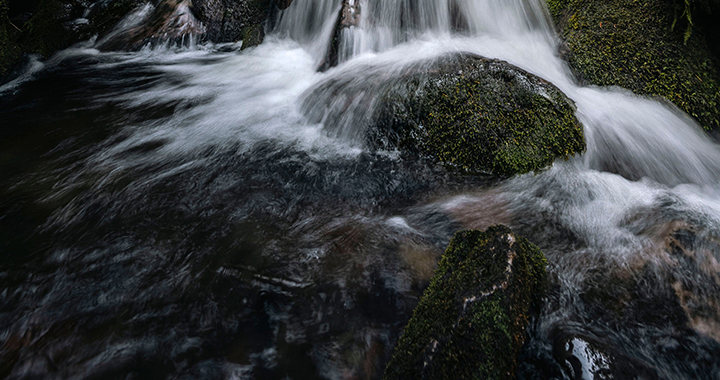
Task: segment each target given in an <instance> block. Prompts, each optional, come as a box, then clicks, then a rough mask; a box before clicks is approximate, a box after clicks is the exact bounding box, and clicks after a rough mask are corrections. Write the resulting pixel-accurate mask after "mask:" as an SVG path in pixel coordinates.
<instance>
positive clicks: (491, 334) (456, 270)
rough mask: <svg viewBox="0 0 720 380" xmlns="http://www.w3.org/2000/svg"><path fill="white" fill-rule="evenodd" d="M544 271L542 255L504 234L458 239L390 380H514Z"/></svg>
mask: <svg viewBox="0 0 720 380" xmlns="http://www.w3.org/2000/svg"><path fill="white" fill-rule="evenodd" d="M545 265H546V260H545V257H544V255H543V254H542V252H540V250H539V249H538V248H537V247H535V246H534V245H533V244H531V243H529V242H528V241H527V240H525V239H524V238H522V237H519V236H517V235H515V234H513V233H512V231H510V229H509V228H507V227H505V226H493V227H490V228H489V229H488V230H487V231H486V232H482V231H463V232H459V233H457V234H456V235H455V236H454V237H453V239H452V240H451V241H450V245H449V246H448V248H447V251H446V252H445V255H444V256H443V258H442V260H441V261H440V265H439V267H438V269H437V271H436V272H435V276H434V277H433V279H432V281H431V283H430V287H429V288H428V289H427V290H426V291H425V293H424V294H423V296H422V299H421V300H420V304H419V305H418V306H417V308H416V309H415V311H414V313H413V316H412V318H411V319H410V322H409V323H408V325H407V326H406V327H405V330H404V332H403V335H402V336H401V338H400V340H399V342H398V344H397V346H396V347H395V354H394V356H393V358H392V360H391V361H390V363H389V364H388V366H387V369H386V371H385V379H386V380H394V379H514V378H515V370H516V366H517V363H516V358H517V355H518V353H519V352H520V348H521V347H522V345H523V343H524V341H525V338H526V333H525V328H526V326H527V325H528V322H529V319H530V316H531V313H532V310H533V305H537V304H538V303H539V302H540V299H541V297H542V294H543V289H544V281H545V280H544V279H545Z"/></svg>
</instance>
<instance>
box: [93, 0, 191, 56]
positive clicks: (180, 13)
mask: <svg viewBox="0 0 720 380" xmlns="http://www.w3.org/2000/svg"><path fill="white" fill-rule="evenodd" d="M191 5H192V2H191V0H162V1H161V2H160V4H158V5H157V7H155V8H154V9H153V10H152V13H150V14H149V15H147V16H145V19H143V20H140V21H139V23H138V24H139V25H136V26H132V27H130V28H129V29H126V30H119V31H117V32H116V33H113V34H111V35H109V36H107V37H106V38H105V39H103V40H102V41H100V43H99V44H98V48H99V49H100V50H138V49H141V48H142V47H144V46H146V45H151V46H152V45H158V44H165V43H167V44H171V45H184V44H185V43H186V42H187V43H189V42H190V41H191V40H193V39H199V38H200V37H202V36H203V34H204V33H205V27H204V26H203V25H202V23H200V22H199V21H198V20H197V19H196V18H195V16H194V15H193V14H192V12H191V10H190V8H191Z"/></svg>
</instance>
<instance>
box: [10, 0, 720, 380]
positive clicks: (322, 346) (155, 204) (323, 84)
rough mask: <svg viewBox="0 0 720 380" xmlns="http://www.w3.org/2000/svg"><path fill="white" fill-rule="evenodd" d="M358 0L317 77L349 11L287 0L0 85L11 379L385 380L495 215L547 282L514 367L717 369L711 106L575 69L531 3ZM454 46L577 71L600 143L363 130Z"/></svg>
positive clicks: (558, 79)
mask: <svg viewBox="0 0 720 380" xmlns="http://www.w3.org/2000/svg"><path fill="white" fill-rule="evenodd" d="M355 1H358V0H355ZM358 4H359V7H360V15H361V16H360V17H361V18H360V22H359V24H358V25H357V26H356V27H353V28H350V29H349V30H347V31H346V33H347V35H346V37H347V38H346V39H344V40H343V46H341V51H343V52H344V53H342V54H341V58H342V59H341V62H340V65H339V66H338V67H336V68H332V69H330V70H328V71H327V72H325V73H319V72H318V71H317V68H318V66H319V65H320V64H321V63H322V61H323V59H324V56H325V54H326V49H327V47H328V46H329V40H330V39H331V38H332V34H333V27H334V25H335V22H336V20H337V13H338V12H339V10H340V6H341V4H340V2H331V1H327V0H306V1H300V0H296V1H295V2H294V3H293V4H292V5H291V6H290V8H288V9H287V10H285V11H283V12H281V13H279V15H278V19H277V20H276V22H274V25H275V27H274V29H272V30H268V32H269V36H268V37H267V38H266V40H265V42H264V43H263V44H262V45H260V46H258V47H255V48H251V49H247V50H243V51H240V50H239V46H238V45H236V44H225V45H200V46H198V45H191V46H189V47H188V46H180V47H173V46H171V45H167V46H161V47H154V48H151V47H147V48H146V49H144V50H142V51H140V52H134V53H122V52H115V53H111V52H108V53H101V52H99V51H98V50H96V49H95V48H94V46H95V45H94V44H95V42H94V41H90V42H88V43H85V44H83V45H81V46H76V47H74V48H71V49H69V50H67V51H64V52H61V53H59V55H57V56H56V57H54V58H52V59H50V60H48V61H47V62H45V63H43V64H42V65H35V67H34V68H33V69H32V70H29V71H28V73H27V75H25V76H24V77H22V78H20V79H19V80H17V81H15V82H12V83H10V84H7V85H5V86H3V87H2V88H1V89H0V91H2V93H1V94H0V120H3V127H2V128H1V132H0V133H2V139H1V140H0V152H2V153H1V155H0V171H2V172H3V173H5V174H4V175H3V176H2V178H0V194H2V195H1V196H0V252H1V255H0V257H1V259H0V327H1V329H0V342H2V346H1V347H2V348H0V363H2V364H0V376H1V377H7V378H17V379H20V378H71V377H72V378H170V377H172V378H240V379H245V378H248V379H275V378H277V379H286V378H291V379H306V378H307V379H310V378H312V379H314V378H328V379H340V378H342V379H344V378H381V376H382V373H383V370H384V365H385V364H386V363H387V361H388V360H389V358H390V355H391V354H392V349H393V345H394V343H395V342H396V341H397V338H398V336H399V334H400V332H401V330H402V327H403V326H404V325H405V323H406V322H407V320H408V319H409V317H410V315H411V313H412V309H413V307H414V306H415V305H416V304H417V300H418V297H419V296H420V295H421V293H422V290H423V289H424V288H425V287H426V286H427V283H428V281H429V278H430V277H431V276H432V273H433V270H434V268H435V267H436V265H437V260H438V259H439V257H440V255H441V254H442V252H443V250H444V247H445V246H446V244H447V242H448V241H449V239H450V237H451V236H452V234H453V233H454V232H455V231H457V230H460V229H464V228H479V229H484V228H487V227H488V226H490V225H492V224H495V223H503V224H507V225H509V226H511V227H512V228H513V229H514V230H516V231H517V232H518V233H520V234H521V235H524V236H526V237H527V238H529V239H530V240H531V241H533V242H535V243H536V244H538V245H539V246H540V247H541V248H542V249H543V251H544V252H545V253H546V255H547V257H548V260H549V267H548V271H549V273H550V278H551V281H550V283H551V284H550V288H549V290H548V295H547V297H546V303H545V306H544V308H543V310H542V314H541V316H540V318H539V319H538V320H536V321H534V322H533V324H532V326H531V327H530V329H529V333H530V337H531V339H530V342H529V343H528V345H527V346H526V348H525V350H524V352H523V355H522V357H521V365H520V373H519V377H520V378H540V379H546V378H548V379H549V378H566V379H573V378H590V377H589V376H590V374H593V373H595V375H594V376H595V378H623V377H618V375H617V373H624V374H625V375H626V377H627V378H647V379H655V378H659V379H678V378H685V379H700V378H705V379H715V378H718V377H719V375H718V374H719V373H720V370H719V369H718V360H717V358H718V357H720V343H718V341H719V340H720V309H718V306H719V305H720V278H719V276H720V265H719V264H718V260H720V256H719V255H720V248H718V245H717V244H720V243H719V242H720V241H719V240H718V238H717V231H718V227H719V226H720V194H719V193H718V181H719V178H718V175H719V173H720V170H719V169H720V168H719V167H718V165H720V150H719V149H718V146H717V145H716V144H715V143H714V142H712V141H710V140H709V139H708V138H707V137H706V136H705V134H704V133H703V132H702V131H701V130H700V129H699V127H698V126H697V125H696V124H695V123H694V121H693V120H692V119H690V118H689V117H688V116H687V115H684V114H683V113H682V112H680V111H679V110H677V109H676V108H674V107H672V106H671V105H669V104H668V103H666V102H662V101H658V100H655V99H647V98H642V97H638V96H635V95H633V94H631V93H629V92H627V91H625V90H623V89H619V88H596V87H580V86H578V85H577V84H576V81H575V79H574V78H573V77H572V75H571V73H570V70H569V69H568V68H567V66H566V65H565V63H564V62H563V61H562V60H560V59H559V58H558V57H557V54H556V51H557V46H556V45H557V43H558V41H557V40H556V37H555V35H554V33H553V31H552V27H551V25H550V22H549V21H548V17H547V14H546V10H545V8H544V5H543V3H542V2H541V1H539V0H538V1H535V0H513V1H497V0H483V1H480V0H476V1H473V0H444V1H439V0H422V1H397V2H382V1H380V0H365V1H360V2H359V3H358ZM140 11H141V12H147V9H145V10H140ZM132 17H141V13H137V14H135V15H134V16H132ZM132 21H133V20H132V19H128V20H126V22H125V23H124V24H123V25H125V26H126V25H134V24H133V22H132ZM125 26H122V25H121V28H122V27H125ZM456 51H463V52H472V53H476V54H480V55H483V56H486V57H490V58H499V59H502V60H506V61H508V62H509V63H511V64H514V65H516V66H519V67H521V68H523V69H525V70H527V71H529V72H531V73H533V74H535V75H538V76H540V77H542V78H544V79H546V80H548V81H550V82H552V83H553V84H554V85H556V86H557V87H558V88H560V89H561V90H562V91H563V92H565V93H566V94H567V95H568V96H569V97H570V98H571V99H572V100H573V101H574V102H575V104H576V107H577V111H576V114H577V116H578V118H579V119H580V120H581V122H582V123H583V125H584V128H585V136H586V139H587V143H588V150H587V152H586V153H585V154H583V155H579V156H576V157H574V158H571V159H569V160H567V161H564V160H559V161H558V162H556V163H555V164H554V165H553V166H552V167H551V168H549V169H547V170H545V171H543V172H540V173H530V174H527V175H523V176H520V177H516V178H512V179H509V180H502V181H501V180H498V179H494V178H492V177H489V176H468V175H463V174H461V173H454V172H448V171H447V170H446V169H445V168H443V167H441V166H438V165H437V164H436V163H433V162H430V161H427V160H425V159H422V158H419V157H414V156H411V155H408V154H404V153H402V152H399V151H395V150H393V149H386V150H375V149H370V148H369V147H367V146H365V145H364V140H363V136H364V131H365V128H366V127H367V123H369V122H370V121H369V120H370V119H369V117H370V116H371V115H369V114H368V112H369V110H372V107H373V104H374V103H373V102H374V101H375V100H376V99H375V98H374V97H373V95H374V94H375V92H374V91H373V90H374V89H376V88H377V87H374V86H377V85H380V84H387V83H388V82H391V81H393V80H394V79H395V78H397V77H398V75H399V73H401V72H403V70H406V69H408V68H411V67H418V66H417V65H418V63H422V62H425V61H428V60H430V59H432V58H433V57H437V56H440V55H443V54H446V53H448V52H456ZM333 102H338V103H343V105H344V106H345V105H347V103H348V102H355V103H352V104H351V106H350V107H344V108H343V109H345V110H346V111H345V112H344V113H341V114H333V113H332V112H329V111H328V109H327V108H325V107H326V105H327V104H332V103H333ZM571 343H572V344H573V346H572V347H576V348H572V347H571V346H570V344H571ZM593 350H594V351H593ZM583 352H585V353H587V354H583ZM583 355H585V356H583ZM573 358H574V359H573ZM593 358H595V359H593ZM598 358H600V359H598ZM578 360H579V361H580V362H583V360H584V361H585V362H584V363H585V364H584V365H583V366H582V370H580V371H578V370H576V369H574V368H575V367H573V366H572V363H576V362H577V361H578ZM593 360H594V362H593ZM608 363H609V364H608ZM607 367H610V368H615V371H616V372H614V375H613V374H608V373H605V372H602V371H603V370H604V369H606V368H607ZM601 376H605V377H601ZM612 376H614V377H612Z"/></svg>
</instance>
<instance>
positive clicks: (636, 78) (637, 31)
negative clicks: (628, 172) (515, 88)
mask: <svg viewBox="0 0 720 380" xmlns="http://www.w3.org/2000/svg"><path fill="white" fill-rule="evenodd" d="M548 7H549V9H550V13H551V14H552V17H553V19H554V21H555V25H556V27H557V29H558V32H559V34H560V37H561V38H562V40H564V42H565V44H566V45H567V47H568V50H569V54H568V55H567V59H568V61H569V63H570V65H571V67H572V68H573V70H574V71H575V72H576V73H577V75H578V76H579V77H580V79H581V80H583V81H586V82H589V83H591V84H595V85H600V86H620V87H624V88H627V89H629V90H631V91H633V92H635V93H636V94H640V95H657V96H661V97H664V98H666V99H668V100H670V101H671V102H672V103H674V104H675V105H676V106H678V107H679V108H680V109H682V110H683V111H685V112H687V113H688V114H689V115H691V116H692V117H694V118H695V119H696V120H697V121H698V122H699V123H700V124H701V125H702V127H703V128H704V129H705V130H708V131H715V132H720V111H719V110H718V107H720V74H719V72H718V61H717V57H714V56H713V54H712V53H711V50H710V49H709V48H708V44H707V41H706V40H705V38H704V35H703V33H702V31H701V30H696V31H694V32H693V33H692V34H691V35H689V36H688V40H687V42H685V41H684V39H685V37H686V34H687V33H686V32H685V30H686V27H685V26H683V25H680V24H681V23H682V22H683V20H682V18H680V17H678V8H677V4H676V3H675V2H673V1H671V0H643V1H640V0H603V1H597V0H548ZM716 17H717V16H716ZM675 23H677V25H675Z"/></svg>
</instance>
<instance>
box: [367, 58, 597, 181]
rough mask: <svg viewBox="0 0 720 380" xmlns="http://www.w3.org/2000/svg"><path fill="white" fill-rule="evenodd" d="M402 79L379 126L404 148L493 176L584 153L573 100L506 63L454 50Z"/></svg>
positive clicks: (385, 106) (389, 97)
mask: <svg viewBox="0 0 720 380" xmlns="http://www.w3.org/2000/svg"><path fill="white" fill-rule="evenodd" d="M403 82H404V85H403V87H399V88H394V89H393V90H392V91H389V92H388V94H387V95H386V100H385V101H383V102H382V104H383V106H382V109H381V111H380V112H379V114H380V118H379V123H378V125H379V126H380V130H386V131H392V133H391V140H393V139H394V140H395V141H394V143H396V144H397V145H398V146H400V147H402V148H404V149H407V150H410V151H415V152H418V153H420V154H422V155H427V156H431V157H435V158H437V159H438V160H440V161H441V162H444V163H446V164H450V165H452V166H455V167H458V168H461V169H464V170H469V171H476V172H486V173H492V174H495V175H500V176H510V175H514V174H519V173H526V172H529V171H534V170H538V169H541V168H543V167H546V166H548V165H550V164H552V162H553V161H554V160H555V159H556V158H557V157H567V156H569V155H572V154H575V153H579V152H582V151H584V150H585V140H584V135H583V129H582V126H581V125H580V122H579V121H578V120H577V119H576V118H575V116H574V106H573V104H572V101H570V100H569V99H568V98H567V97H566V96H565V95H564V94H563V93H562V92H561V91H560V90H558V89H557V88H556V87H555V86H553V85H552V84H550V83H549V82H547V81H545V80H543V79H541V78H539V77H536V76H534V75H532V74H530V73H528V72H526V71H524V70H522V69H520V68H517V67H515V66H512V65H510V64H508V63H507V62H504V61H499V60H493V59H487V58H483V57H479V56H475V55H470V54H460V55H454V56H451V57H445V58H443V59H441V60H439V61H438V62H437V63H435V64H433V65H431V66H430V67H429V68H428V69H427V71H426V72H423V73H414V74H411V75H408V77H407V78H405V79H404V81H403Z"/></svg>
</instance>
